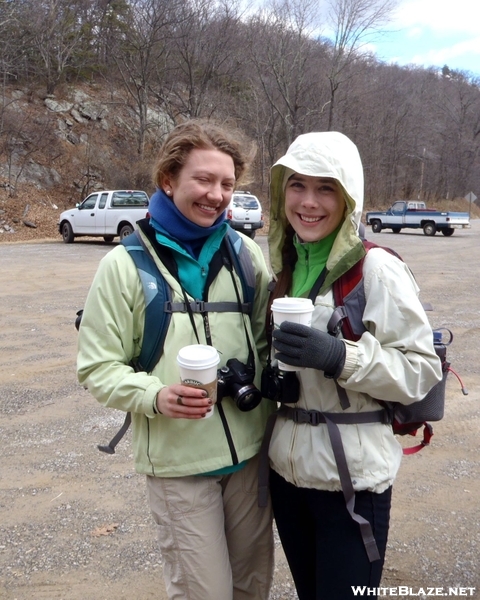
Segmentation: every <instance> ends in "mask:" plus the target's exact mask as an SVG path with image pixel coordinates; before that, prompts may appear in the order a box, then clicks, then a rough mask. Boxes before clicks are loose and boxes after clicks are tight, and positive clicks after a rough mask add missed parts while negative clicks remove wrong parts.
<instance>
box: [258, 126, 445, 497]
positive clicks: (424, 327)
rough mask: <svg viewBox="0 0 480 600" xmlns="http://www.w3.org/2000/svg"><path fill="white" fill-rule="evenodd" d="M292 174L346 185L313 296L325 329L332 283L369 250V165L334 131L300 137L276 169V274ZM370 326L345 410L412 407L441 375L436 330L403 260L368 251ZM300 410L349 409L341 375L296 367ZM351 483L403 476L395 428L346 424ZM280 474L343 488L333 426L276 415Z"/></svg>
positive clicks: (272, 242)
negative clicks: (363, 234) (365, 217)
mask: <svg viewBox="0 0 480 600" xmlns="http://www.w3.org/2000/svg"><path fill="white" fill-rule="evenodd" d="M294 172H297V173H301V174H303V175H311V176H316V177H332V178H334V179H336V180H337V181H338V182H339V183H340V184H341V186H342V188H343V191H344V198H345V203H346V210H345V219H344V222H343V224H342V226H341V228H340V231H339V233H338V235H337V238H336V239H335V242H334V244H333V247H332V250H331V252H330V255H329V258H328V260H327V270H328V275H327V277H326V279H325V282H324V284H323V286H322V288H321V289H320V291H319V293H318V296H317V297H316V299H315V302H314V304H315V309H314V313H313V319H312V327H315V328H317V329H319V330H322V331H326V330H327V329H326V325H327V323H328V320H329V319H330V316H331V315H332V312H333V310H334V302H333V294H332V283H333V281H335V280H336V279H337V278H338V277H340V276H341V275H342V274H343V273H345V272H346V271H348V269H349V268H350V267H351V266H352V265H353V264H355V263H356V262H358V260H359V259H360V258H361V257H362V256H364V255H365V250H364V247H363V244H362V241H361V239H360V237H359V235H358V229H359V225H360V219H361V214H362V208H363V168H362V163H361V160H360V156H359V154H358V150H357V148H356V146H355V144H353V143H352V142H351V141H350V140H349V139H348V138H347V137H346V136H344V135H343V134H341V133H337V132H323V133H308V134H305V135H301V136H299V137H298V138H297V139H296V140H295V141H294V142H293V143H292V144H291V146H290V147H289V149H288V150H287V153H286V155H285V156H283V157H282V158H281V159H280V160H279V161H277V163H276V164H275V165H274V166H273V167H272V171H271V189H270V191H271V203H272V204H271V224H270V232H269V246H270V257H271V263H272V267H273V270H274V272H275V273H279V272H280V270H281V268H282V258H281V249H282V245H283V240H284V237H285V228H286V225H287V221H286V218H285V211H284V204H285V195H284V188H285V184H286V181H287V179H288V177H289V176H290V175H291V174H293V173H294ZM363 276H364V286H365V296H366V306H365V311H364V315H363V322H364V324H365V327H366V329H367V331H366V332H365V333H364V334H363V335H362V337H361V339H360V340H359V341H358V342H351V341H345V343H346V346H347V348H346V362H345V366H344V369H343V371H342V373H341V376H340V378H339V380H338V383H339V385H340V386H342V387H343V388H345V390H346V391H347V394H348V398H349V401H350V404H351V406H350V408H348V409H347V411H348V412H368V411H372V410H373V411H374V410H379V408H380V407H379V404H378V403H377V402H376V401H375V400H374V398H381V399H384V400H389V401H395V402H401V403H403V404H410V403H412V402H415V401H418V400H420V399H421V398H423V397H424V396H425V395H426V393H427V392H428V391H429V390H430V389H431V387H432V386H433V385H434V384H436V383H437V382H438V381H440V379H441V377H442V373H441V366H440V361H439V359H438V357H437V355H436V354H435V350H434V347H433V335H432V329H431V326H430V324H429V322H428V319H427V316H426V314H425V311H424V310H423V307H422V305H421V303H420V300H419V298H418V293H419V289H418V286H417V284H416V283H415V280H414V278H413V276H412V274H411V272H410V270H409V269H408V267H407V265H405V264H404V263H403V262H402V261H401V260H399V259H398V258H396V257H395V256H393V255H391V254H390V253H388V252H386V251H385V250H382V249H377V248H374V249H372V250H370V251H369V252H368V254H367V256H366V258H365V261H364V267H363ZM297 376H298V378H299V380H300V399H299V401H298V403H297V404H296V406H297V407H299V408H305V409H308V410H312V409H314V410H319V411H322V412H342V408H341V406H340V401H339V397H338V394H337V391H336V387H335V382H334V381H333V380H332V379H327V378H325V377H324V374H323V372H322V371H318V370H316V369H305V370H303V371H298V372H297ZM339 428H340V432H341V436H342V442H343V446H344V448H345V453H346V458H347V463H348V467H349V472H350V476H351V478H352V481H353V485H354V489H355V490H356V491H359V490H370V491H375V492H379V493H380V492H383V491H384V490H385V489H387V487H389V486H390V485H391V484H392V483H393V481H394V478H395V476H396V473H397V471H398V468H399V466H400V461H401V457H402V448H401V446H400V444H399V442H398V441H397V439H396V438H395V436H394V434H393V432H392V428H391V426H390V425H384V424H381V423H368V424H355V425H350V424H349V425H340V426H339ZM269 456H270V463H271V466H272V467H273V469H274V470H275V471H277V472H278V473H279V474H280V475H281V476H282V477H284V478H285V479H286V480H287V481H289V482H290V483H293V484H294V485H297V486H299V487H305V488H315V489H320V490H330V491H340V490H341V485H340V481H339V476H338V470H337V467H336V463H335V459H334V456H333V451H332V447H331V443H330V440H329V436H328V432H327V427H326V425H324V424H320V425H318V426H311V425H309V424H296V423H294V422H293V421H291V420H287V419H285V418H282V417H279V418H278V419H277V422H276V425H275V429H274V432H273V436H272V440H271V443H270V452H269Z"/></svg>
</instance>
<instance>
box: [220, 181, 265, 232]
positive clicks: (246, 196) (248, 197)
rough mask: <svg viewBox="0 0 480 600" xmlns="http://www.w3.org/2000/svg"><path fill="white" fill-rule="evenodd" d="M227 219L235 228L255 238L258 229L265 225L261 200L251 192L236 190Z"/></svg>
mask: <svg viewBox="0 0 480 600" xmlns="http://www.w3.org/2000/svg"><path fill="white" fill-rule="evenodd" d="M227 220H228V221H229V223H230V226H231V227H233V229H236V230H237V231H241V232H242V233H245V234H246V235H248V236H249V237H251V238H252V239H253V238H254V237H255V232H256V230H257V229H261V228H262V227H263V214H262V206H261V204H260V200H259V199H258V198H257V197H256V196H254V195H253V194H251V193H250V192H241V191H236V192H234V193H233V196H232V199H231V201H230V204H229V205H228V208H227Z"/></svg>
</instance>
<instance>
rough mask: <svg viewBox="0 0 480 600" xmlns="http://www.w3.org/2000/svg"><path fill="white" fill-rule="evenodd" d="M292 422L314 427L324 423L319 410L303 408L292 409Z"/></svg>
mask: <svg viewBox="0 0 480 600" xmlns="http://www.w3.org/2000/svg"><path fill="white" fill-rule="evenodd" d="M293 410H294V413H293V417H292V421H293V422H294V423H307V424H308V425H313V427H316V426H317V425H319V424H320V423H325V419H324V418H322V413H321V412H320V411H319V410H305V409H303V408H294V409H293Z"/></svg>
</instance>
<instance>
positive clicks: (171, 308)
mask: <svg viewBox="0 0 480 600" xmlns="http://www.w3.org/2000/svg"><path fill="white" fill-rule="evenodd" d="M188 306H189V307H190V309H188V308H187V307H188ZM187 310H191V312H193V313H204V312H241V313H243V314H244V315H249V314H250V311H251V306H250V303H249V302H243V303H241V304H240V305H239V303H238V302H204V301H203V300H193V301H192V302H189V303H188V304H186V303H185V302H165V312H166V313H173V312H184V313H186V312H187Z"/></svg>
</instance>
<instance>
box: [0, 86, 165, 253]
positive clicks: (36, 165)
mask: <svg viewBox="0 0 480 600" xmlns="http://www.w3.org/2000/svg"><path fill="white" fill-rule="evenodd" d="M1 115H2V123H1V124H0V126H1V127H2V130H1V131H2V135H1V136H0V242H2V241H3V242H4V241H23V240H28V239H42V238H51V237H53V238H56V237H57V236H58V233H57V229H56V225H57V219H58V214H59V213H60V212H61V211H62V210H64V209H66V208H68V207H71V206H74V205H75V203H76V202H79V201H80V200H81V199H82V198H84V197H85V196H86V195H87V194H88V193H90V192H92V191H94V190H95V189H144V190H145V191H147V193H151V192H152V185H151V182H150V171H151V162H152V158H153V156H154V155H155V150H156V148H157V146H158V141H159V140H161V139H162V135H163V133H164V131H165V129H166V128H168V127H169V125H170V123H169V120H168V117H166V116H165V115H163V114H160V113H155V112H154V111H150V112H149V116H148V118H149V123H148V128H149V129H148V134H147V137H146V143H145V147H144V156H145V157H147V158H145V159H144V160H140V159H139V153H138V139H137V138H138V136H137V129H138V126H137V123H138V119H137V116H136V114H135V111H134V110H133V109H132V107H131V106H129V105H128V103H127V102H126V99H125V98H124V97H122V96H121V95H120V94H119V92H117V91H113V90H108V89H106V88H103V87H101V86H99V85H98V84H92V85H82V86H76V87H74V88H73V87H64V88H63V89H61V90H60V89H59V91H58V93H57V94H56V95H55V97H45V96H44V95H43V96H42V95H41V94H39V93H35V92H32V91H31V90H27V89H18V88H10V89H7V90H6V95H5V102H4V109H3V111H2V113H1Z"/></svg>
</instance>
